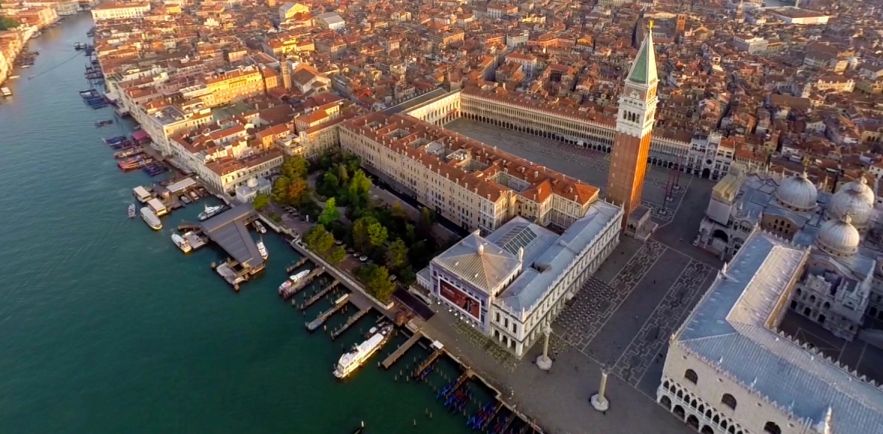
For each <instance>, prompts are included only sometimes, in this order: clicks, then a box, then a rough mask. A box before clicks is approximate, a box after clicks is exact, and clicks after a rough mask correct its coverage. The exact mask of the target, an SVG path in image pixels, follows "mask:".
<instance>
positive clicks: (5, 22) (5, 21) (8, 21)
mask: <svg viewBox="0 0 883 434" xmlns="http://www.w3.org/2000/svg"><path fill="white" fill-rule="evenodd" d="M18 26H19V22H18V21H16V20H14V19H12V18H9V17H4V16H0V31H3V30H9V29H14V28H16V27H18Z"/></svg>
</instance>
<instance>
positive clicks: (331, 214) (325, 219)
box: [319, 197, 340, 227]
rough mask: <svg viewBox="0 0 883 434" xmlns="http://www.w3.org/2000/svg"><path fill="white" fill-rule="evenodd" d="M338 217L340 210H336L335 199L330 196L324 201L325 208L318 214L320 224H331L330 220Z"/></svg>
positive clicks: (335, 219)
mask: <svg viewBox="0 0 883 434" xmlns="http://www.w3.org/2000/svg"><path fill="white" fill-rule="evenodd" d="M339 218H340V212H339V211H338V210H337V201H336V200H334V198H333V197H332V198H330V199H328V200H327V201H326V202H325V209H323V210H322V214H320V215H319V223H320V224H321V225H322V226H325V227H328V226H329V225H331V222H334V221H337V219H339Z"/></svg>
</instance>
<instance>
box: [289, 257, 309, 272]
mask: <svg viewBox="0 0 883 434" xmlns="http://www.w3.org/2000/svg"><path fill="white" fill-rule="evenodd" d="M309 260H310V258H307V257H306V256H304V257H303V258H300V260H298V261H297V262H295V263H293V264H291V265H289V266H287V267H285V272H286V273H291V272H292V271H294V270H297V269H298V268H300V267H301V266H302V265H304V264H306V263H307V261H309Z"/></svg>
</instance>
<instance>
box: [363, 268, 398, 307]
mask: <svg viewBox="0 0 883 434" xmlns="http://www.w3.org/2000/svg"><path fill="white" fill-rule="evenodd" d="M358 274H359V279H360V280H361V281H362V283H363V284H364V285H365V289H367V290H368V292H369V293H370V294H371V295H373V296H374V297H375V298H377V299H378V300H380V301H382V302H387V301H389V298H390V297H391V296H392V293H393V292H394V291H395V288H396V287H395V284H394V283H393V282H392V281H390V280H389V270H387V269H386V267H383V266H377V265H366V266H364V267H361V268H360V269H359V272H358Z"/></svg>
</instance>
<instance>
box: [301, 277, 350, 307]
mask: <svg viewBox="0 0 883 434" xmlns="http://www.w3.org/2000/svg"><path fill="white" fill-rule="evenodd" d="M338 283H340V282H338V280H337V279H334V281H333V282H331V284H330V285H328V286H326V287H325V288H324V289H322V290H321V291H319V292H317V293H315V294H313V296H312V297H310V298H308V299H306V301H304V302H303V303H301V305H300V310H306V309H307V308H309V307H310V306H312V305H314V304H316V302H317V301H319V300H321V299H322V297H324V296H325V295H326V294H328V293H329V292H331V291H332V290H333V289H334V288H336V287H337V284H338Z"/></svg>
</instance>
